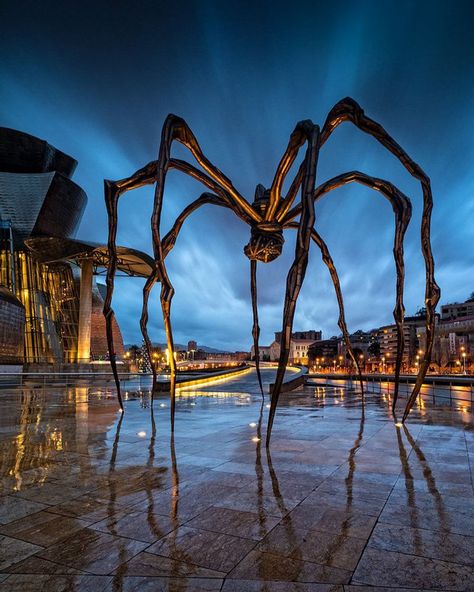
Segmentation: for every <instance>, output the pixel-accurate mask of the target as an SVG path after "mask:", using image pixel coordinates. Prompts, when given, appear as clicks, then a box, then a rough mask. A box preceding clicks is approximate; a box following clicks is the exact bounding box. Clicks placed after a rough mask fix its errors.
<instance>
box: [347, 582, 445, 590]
mask: <svg viewBox="0 0 474 592" xmlns="http://www.w3.org/2000/svg"><path fill="white" fill-rule="evenodd" d="M344 592H447V590H441V589H440V588H436V589H435V588H429V589H428V588H423V589H421V588H390V587H389V588H387V587H386V586H364V585H360V584H354V585H353V586H352V585H349V586H344Z"/></svg>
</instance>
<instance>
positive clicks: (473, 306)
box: [441, 297, 474, 321]
mask: <svg viewBox="0 0 474 592" xmlns="http://www.w3.org/2000/svg"><path fill="white" fill-rule="evenodd" d="M465 317H474V297H473V298H468V299H467V300H466V301H465V302H452V303H451V304H443V305H442V306H441V320H442V321H451V320H454V319H459V318H465Z"/></svg>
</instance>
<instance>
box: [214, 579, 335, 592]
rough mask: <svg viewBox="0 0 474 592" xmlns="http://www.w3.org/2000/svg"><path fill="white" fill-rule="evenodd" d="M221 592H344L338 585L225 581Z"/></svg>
mask: <svg viewBox="0 0 474 592" xmlns="http://www.w3.org/2000/svg"><path fill="white" fill-rule="evenodd" d="M222 592H344V588H343V587H342V586H339V585H338V584H303V583H300V582H269V581H265V582H257V581H255V580H226V581H225V582H224V585H223V587H222Z"/></svg>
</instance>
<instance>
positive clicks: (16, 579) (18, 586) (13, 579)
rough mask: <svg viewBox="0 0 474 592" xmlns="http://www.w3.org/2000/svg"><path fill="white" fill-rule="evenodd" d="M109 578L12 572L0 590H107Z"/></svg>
mask: <svg viewBox="0 0 474 592" xmlns="http://www.w3.org/2000/svg"><path fill="white" fill-rule="evenodd" d="M110 584H111V578H110V577H103V576H102V577H101V576H86V575H82V576H49V575H38V574H36V575H28V574H12V575H11V576H9V578H8V579H7V580H5V581H3V582H2V583H0V592H38V590H44V591H45V592H66V591H69V590H74V592H92V591H94V592H109V591H111V590H112V588H111V587H110Z"/></svg>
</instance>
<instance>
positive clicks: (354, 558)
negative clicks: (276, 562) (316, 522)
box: [257, 521, 366, 570]
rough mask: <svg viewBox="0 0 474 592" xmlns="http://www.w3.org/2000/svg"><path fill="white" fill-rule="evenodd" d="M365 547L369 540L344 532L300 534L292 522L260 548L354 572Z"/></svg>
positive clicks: (311, 531) (271, 534)
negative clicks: (350, 535)
mask: <svg viewBox="0 0 474 592" xmlns="http://www.w3.org/2000/svg"><path fill="white" fill-rule="evenodd" d="M365 545H366V539H360V538H354V537H349V536H346V535H345V534H344V531H341V532H339V533H335V532H321V531H318V530H315V529H310V530H306V531H305V530H303V531H301V530H295V529H294V528H293V527H292V525H291V523H290V522H289V521H283V522H282V524H280V525H278V526H277V527H276V528H274V529H273V530H272V532H271V533H270V534H269V535H268V536H267V537H265V538H264V539H263V541H261V542H260V543H259V545H258V547H257V548H258V549H259V550H260V551H264V552H268V553H273V554H278V555H283V556H285V557H292V558H294V559H302V560H305V561H313V562H314V563H320V564H322V565H328V566H332V567H339V568H341V569H349V570H353V569H355V567H356V565H357V562H358V561H359V558H360V556H361V554H362V551H363V549H364V547H365Z"/></svg>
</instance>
